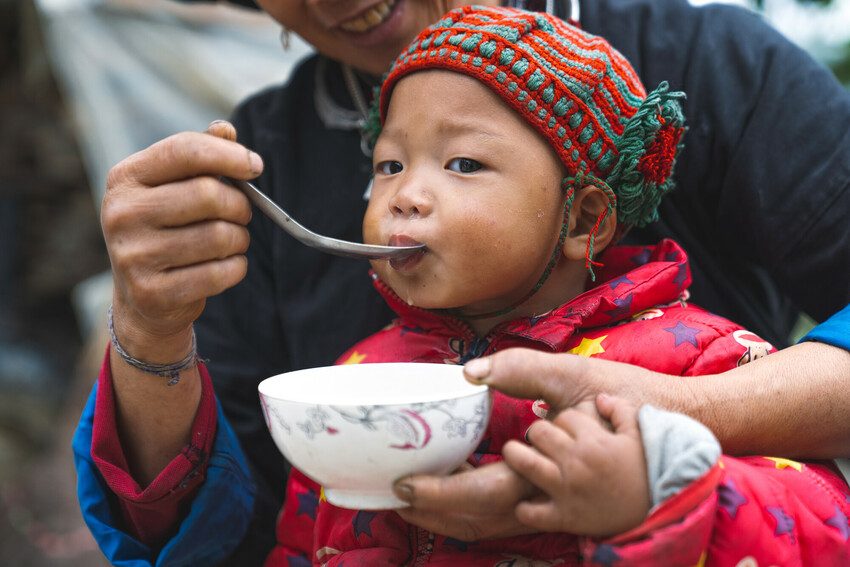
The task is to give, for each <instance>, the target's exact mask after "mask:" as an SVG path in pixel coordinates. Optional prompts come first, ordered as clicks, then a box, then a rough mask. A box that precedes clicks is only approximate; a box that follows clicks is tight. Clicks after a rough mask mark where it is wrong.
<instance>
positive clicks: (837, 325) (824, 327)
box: [800, 305, 850, 350]
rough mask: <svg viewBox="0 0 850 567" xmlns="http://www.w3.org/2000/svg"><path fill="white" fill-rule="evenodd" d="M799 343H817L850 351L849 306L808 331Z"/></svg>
mask: <svg viewBox="0 0 850 567" xmlns="http://www.w3.org/2000/svg"><path fill="white" fill-rule="evenodd" d="M800 340H801V341H818V342H821V343H826V344H830V345H832V346H837V347H840V348H843V349H845V350H850V305H848V306H847V307H845V308H844V309H842V310H841V311H839V312H838V313H836V314H835V315H833V316H832V317H830V318H829V319H827V320H826V321H824V322H823V323H821V324H820V325H818V326H817V327H815V328H814V329H812V330H811V331H809V334H807V335H806V336H805V337H803V338H802V339H800Z"/></svg>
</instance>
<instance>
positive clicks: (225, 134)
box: [207, 120, 236, 142]
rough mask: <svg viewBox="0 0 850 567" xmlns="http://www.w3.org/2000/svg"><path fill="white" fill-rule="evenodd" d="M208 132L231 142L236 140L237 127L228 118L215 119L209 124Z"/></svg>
mask: <svg viewBox="0 0 850 567" xmlns="http://www.w3.org/2000/svg"><path fill="white" fill-rule="evenodd" d="M207 134H211V135H213V136H215V137H216V138H223V139H225V140H229V141H231V142H235V141H236V127H235V126H233V124H231V123H230V122H228V121H227V120H213V121H212V122H210V125H209V126H207Z"/></svg>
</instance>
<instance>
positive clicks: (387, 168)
mask: <svg viewBox="0 0 850 567" xmlns="http://www.w3.org/2000/svg"><path fill="white" fill-rule="evenodd" d="M403 169H404V166H403V165H401V162H398V161H393V160H387V161H382V162H381V163H379V164H377V165H376V166H375V173H380V174H381V175H395V174H396V173H401V170H403Z"/></svg>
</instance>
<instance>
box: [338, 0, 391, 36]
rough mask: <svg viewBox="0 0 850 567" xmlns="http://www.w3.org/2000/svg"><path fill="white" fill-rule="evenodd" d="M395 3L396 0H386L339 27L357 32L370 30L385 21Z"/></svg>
mask: <svg viewBox="0 0 850 567" xmlns="http://www.w3.org/2000/svg"><path fill="white" fill-rule="evenodd" d="M395 3H396V0H384V1H383V2H381V3H380V4H378V5H377V6H374V7H372V8H371V9H369V11H368V12H366V13H365V14H363V15H362V16H358V17H357V18H353V19H351V20H348V21H347V22H343V23H341V24H340V26H339V27H341V28H342V29H344V30H345V31H350V32H356V33H363V32H365V31H368V30H370V29H372V28H374V27H375V26H377V25H378V24H380V23H381V22H383V21H384V20H385V19H386V18H387V16H389V14H390V12H391V11H392V7H393V5H394V4H395Z"/></svg>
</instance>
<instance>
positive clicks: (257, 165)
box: [248, 151, 263, 175]
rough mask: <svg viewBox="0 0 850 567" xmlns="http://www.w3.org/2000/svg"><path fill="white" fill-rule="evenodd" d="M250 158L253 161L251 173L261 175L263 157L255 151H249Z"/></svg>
mask: <svg viewBox="0 0 850 567" xmlns="http://www.w3.org/2000/svg"><path fill="white" fill-rule="evenodd" d="M248 159H249V160H250V161H251V173H254V174H256V175H259V174H261V173H262V172H263V158H261V157H260V156H259V154H257V153H255V152H251V151H249V152H248Z"/></svg>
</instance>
